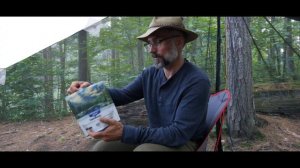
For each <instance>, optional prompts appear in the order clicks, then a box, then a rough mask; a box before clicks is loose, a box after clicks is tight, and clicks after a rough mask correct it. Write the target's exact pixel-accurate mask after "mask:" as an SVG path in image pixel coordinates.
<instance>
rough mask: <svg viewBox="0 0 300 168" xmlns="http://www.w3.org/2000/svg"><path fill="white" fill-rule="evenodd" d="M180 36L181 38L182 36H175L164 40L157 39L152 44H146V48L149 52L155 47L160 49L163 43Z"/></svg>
mask: <svg viewBox="0 0 300 168" xmlns="http://www.w3.org/2000/svg"><path fill="white" fill-rule="evenodd" d="M179 36H181V35H175V36H170V37H166V38H162V39H156V40H155V41H153V42H152V43H145V44H144V47H145V49H146V50H147V51H148V52H149V51H150V50H151V48H152V47H153V46H156V47H159V46H160V45H161V43H162V42H163V41H166V40H169V39H172V38H175V37H179Z"/></svg>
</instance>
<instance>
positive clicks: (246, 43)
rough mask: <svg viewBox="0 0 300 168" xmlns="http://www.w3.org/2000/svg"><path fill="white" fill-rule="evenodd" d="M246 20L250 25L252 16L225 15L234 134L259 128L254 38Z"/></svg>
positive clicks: (229, 116) (230, 122) (230, 121)
mask: <svg viewBox="0 0 300 168" xmlns="http://www.w3.org/2000/svg"><path fill="white" fill-rule="evenodd" d="M244 21H245V22H246V23H247V24H248V25H249V18H244V20H243V18H242V17H227V18H226V44H227V45H226V46H227V56H226V57H227V72H228V78H227V84H228V88H229V90H230V92H231V94H232V96H231V97H232V100H231V101H230V103H229V106H228V114H227V122H228V128H229V133H230V135H231V136H232V137H234V138H252V137H253V136H254V133H255V130H256V129H255V111H254V101H253V93H252V56H251V44H250V42H251V39H250V36H249V33H248V32H247V28H246V25H245V22H244Z"/></svg>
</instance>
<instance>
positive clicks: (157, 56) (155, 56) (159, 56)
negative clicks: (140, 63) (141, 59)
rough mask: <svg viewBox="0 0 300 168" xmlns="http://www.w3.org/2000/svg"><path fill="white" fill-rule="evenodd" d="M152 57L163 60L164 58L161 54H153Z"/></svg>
mask: <svg viewBox="0 0 300 168" xmlns="http://www.w3.org/2000/svg"><path fill="white" fill-rule="evenodd" d="M152 57H153V58H163V56H162V55H160V54H154V53H153V54H152Z"/></svg>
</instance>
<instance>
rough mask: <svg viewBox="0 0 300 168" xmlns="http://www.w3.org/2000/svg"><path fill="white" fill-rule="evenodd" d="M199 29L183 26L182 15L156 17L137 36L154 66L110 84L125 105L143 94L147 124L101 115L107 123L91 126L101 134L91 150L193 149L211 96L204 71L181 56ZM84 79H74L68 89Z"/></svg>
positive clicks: (114, 95) (118, 102) (95, 135)
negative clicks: (120, 85) (103, 126)
mask: <svg viewBox="0 0 300 168" xmlns="http://www.w3.org/2000/svg"><path fill="white" fill-rule="evenodd" d="M197 37H198V35H197V34H196V33H194V32H192V31H189V30H187V29H185V27H184V25H183V18H181V17H154V18H153V20H152V22H151V23H150V25H149V29H148V31H147V32H146V33H145V34H143V35H141V36H139V37H138V39H139V40H142V41H144V42H146V47H147V49H148V51H149V52H150V53H151V54H152V57H153V58H154V62H155V64H154V66H152V67H150V68H147V69H145V70H144V71H143V72H142V73H141V74H140V75H139V76H138V77H137V78H136V79H135V80H134V81H133V82H132V83H130V84H129V85H127V86H126V87H124V88H123V89H109V93H110V95H111V96H112V99H113V101H114V103H115V104H116V105H117V106H118V105H124V104H127V103H130V102H133V101H136V100H139V99H142V98H144V100H145V104H146V108H147V112H148V119H149V127H147V128H142V127H133V126H130V125H123V124H122V123H121V122H118V121H115V120H112V119H107V118H102V119H100V120H101V121H102V122H105V123H107V124H108V125H109V127H107V129H105V130H104V131H102V132H92V131H91V132H89V135H90V136H92V137H93V138H96V139H101V141H99V142H98V143H97V144H96V145H95V146H94V148H93V150H95V151H99V150H100V151H195V150H196V148H197V141H199V140H200V139H202V138H203V136H204V135H203V132H205V131H204V123H205V118H206V112H207V105H208V100H209V90H210V83H209V79H208V77H207V75H206V74H205V73H203V72H202V71H201V70H200V69H199V68H197V67H196V66H195V65H193V64H192V63H190V62H188V61H187V60H186V59H184V57H183V55H182V50H183V48H184V46H185V44H186V43H188V42H190V41H193V40H195V39H196V38H197ZM88 85H89V83H88V82H78V81H77V82H73V83H72V84H71V86H70V88H69V89H68V92H69V93H73V92H75V91H77V90H78V89H79V88H81V87H86V86H88Z"/></svg>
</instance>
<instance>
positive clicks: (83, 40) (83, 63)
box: [78, 30, 90, 81]
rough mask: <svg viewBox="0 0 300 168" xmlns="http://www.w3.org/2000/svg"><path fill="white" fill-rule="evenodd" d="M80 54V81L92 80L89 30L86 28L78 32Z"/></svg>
mask: <svg viewBox="0 0 300 168" xmlns="http://www.w3.org/2000/svg"><path fill="white" fill-rule="evenodd" d="M78 54H79V55H78V56H79V58H78V67H79V71H78V74H79V77H78V79H79V80H80V81H90V76H89V71H88V57H87V32H86V31H84V30H81V31H80V32H79V33H78Z"/></svg>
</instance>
